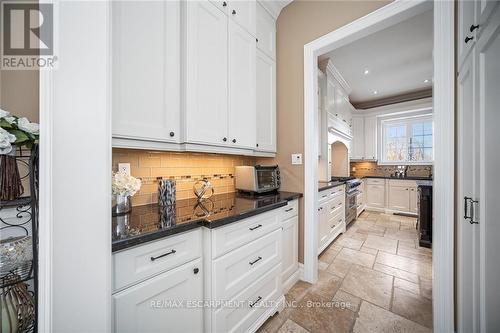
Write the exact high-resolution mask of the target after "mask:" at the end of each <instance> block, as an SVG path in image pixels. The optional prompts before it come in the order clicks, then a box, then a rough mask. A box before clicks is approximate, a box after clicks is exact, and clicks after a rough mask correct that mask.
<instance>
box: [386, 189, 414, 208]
mask: <svg viewBox="0 0 500 333" xmlns="http://www.w3.org/2000/svg"><path fill="white" fill-rule="evenodd" d="M389 209H392V210H397V211H401V212H408V211H410V189H409V188H408V187H407V186H390V187H389Z"/></svg>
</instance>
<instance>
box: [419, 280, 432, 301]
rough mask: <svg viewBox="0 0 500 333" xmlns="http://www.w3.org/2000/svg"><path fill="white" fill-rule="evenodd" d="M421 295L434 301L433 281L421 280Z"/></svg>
mask: <svg viewBox="0 0 500 333" xmlns="http://www.w3.org/2000/svg"><path fill="white" fill-rule="evenodd" d="M420 295H421V296H422V297H425V298H428V299H432V280H431V279H424V278H420Z"/></svg>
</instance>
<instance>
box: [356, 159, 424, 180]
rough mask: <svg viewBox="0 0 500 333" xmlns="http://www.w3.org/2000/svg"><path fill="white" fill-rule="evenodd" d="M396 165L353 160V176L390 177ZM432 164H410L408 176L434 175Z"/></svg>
mask: <svg viewBox="0 0 500 333" xmlns="http://www.w3.org/2000/svg"><path fill="white" fill-rule="evenodd" d="M396 169H397V166H395V165H378V164H377V162H351V176H354V177H358V178H360V177H365V176H384V177H389V176H391V175H392V174H394V173H395V172H396ZM432 172H433V171H432V165H410V166H409V167H408V176H413V177H429V175H432Z"/></svg>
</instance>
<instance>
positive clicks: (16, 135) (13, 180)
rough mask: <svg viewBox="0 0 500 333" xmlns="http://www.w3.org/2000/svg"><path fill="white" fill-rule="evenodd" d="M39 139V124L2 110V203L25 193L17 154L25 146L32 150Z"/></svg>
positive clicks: (0, 130)
mask: <svg viewBox="0 0 500 333" xmlns="http://www.w3.org/2000/svg"><path fill="white" fill-rule="evenodd" d="M38 137H39V126H38V124H36V123H32V122H30V121H29V120H28V118H25V117H17V116H14V115H11V114H10V112H7V111H5V110H2V109H0V201H6V200H15V199H17V198H19V197H20V196H21V195H22V194H23V193H24V188H23V185H22V183H21V177H20V176H19V169H18V167H17V161H16V153H17V149H18V148H20V147H23V146H25V147H27V148H28V149H31V148H32V147H33V146H34V145H35V144H36V143H37V142H38Z"/></svg>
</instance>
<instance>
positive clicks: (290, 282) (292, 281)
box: [283, 263, 304, 294]
mask: <svg viewBox="0 0 500 333" xmlns="http://www.w3.org/2000/svg"><path fill="white" fill-rule="evenodd" d="M299 265H300V263H299ZM303 271H304V269H303V268H302V274H303ZM300 276H301V269H300V266H299V267H297V270H296V271H295V272H293V274H292V275H290V277H289V278H288V279H286V280H285V281H283V294H286V293H287V292H288V291H289V290H290V289H291V288H292V287H293V285H294V284H295V283H297V281H299V280H300Z"/></svg>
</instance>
